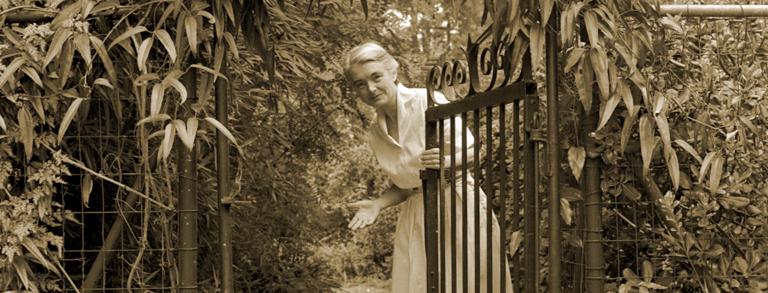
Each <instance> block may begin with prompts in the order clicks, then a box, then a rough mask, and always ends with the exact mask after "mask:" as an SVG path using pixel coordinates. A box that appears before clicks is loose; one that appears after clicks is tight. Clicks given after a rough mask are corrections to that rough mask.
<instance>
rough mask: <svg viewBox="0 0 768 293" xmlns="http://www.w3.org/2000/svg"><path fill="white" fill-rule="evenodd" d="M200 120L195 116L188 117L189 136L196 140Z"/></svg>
mask: <svg viewBox="0 0 768 293" xmlns="http://www.w3.org/2000/svg"><path fill="white" fill-rule="evenodd" d="M199 121H200V120H198V119H197V118H195V117H189V118H187V136H188V137H189V138H190V139H191V140H192V141H195V136H196V135H197V126H198V124H199Z"/></svg>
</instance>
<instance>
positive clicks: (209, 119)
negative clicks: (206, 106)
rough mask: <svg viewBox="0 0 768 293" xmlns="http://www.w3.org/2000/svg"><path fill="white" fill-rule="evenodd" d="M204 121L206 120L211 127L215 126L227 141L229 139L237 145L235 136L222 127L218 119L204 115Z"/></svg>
mask: <svg viewBox="0 0 768 293" xmlns="http://www.w3.org/2000/svg"><path fill="white" fill-rule="evenodd" d="M205 121H207V122H208V123H210V124H211V125H212V126H213V127H215V128H216V129H217V130H218V131H219V133H221V134H222V135H224V136H225V137H226V138H227V139H229V141H231V142H232V143H233V144H234V145H235V146H238V145H237V140H235V137H234V136H233V135H232V133H231V132H229V130H228V129H227V128H226V127H224V125H223V124H221V122H219V121H218V120H216V119H215V118H212V117H205ZM238 148H239V146H238Z"/></svg>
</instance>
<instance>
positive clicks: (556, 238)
mask: <svg viewBox="0 0 768 293" xmlns="http://www.w3.org/2000/svg"><path fill="white" fill-rule="evenodd" d="M559 25H560V21H559V20H558V10H557V7H555V8H553V9H552V14H551V16H550V18H549V21H547V27H546V47H547V49H546V51H547V57H546V62H547V77H546V78H547V81H546V82H547V151H548V153H547V155H548V157H549V158H548V163H549V167H548V168H547V169H548V171H549V292H552V293H559V292H560V290H561V287H560V285H561V284H560V278H561V277H562V276H561V272H562V269H561V263H560V257H561V255H562V246H561V241H560V240H561V231H560V137H559V133H558V131H559V129H558V127H559V126H560V122H559V113H558V96H557V95H558V91H557V86H558V84H557V76H558V70H557V58H558V56H559V54H558V53H559V52H558V43H557V41H558V33H559V30H558V29H559Z"/></svg>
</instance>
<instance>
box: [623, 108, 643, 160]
mask: <svg viewBox="0 0 768 293" xmlns="http://www.w3.org/2000/svg"><path fill="white" fill-rule="evenodd" d="M639 112H640V107H633V108H632V110H629V114H628V115H629V116H627V118H626V119H624V126H623V127H622V128H621V142H620V145H619V150H620V151H621V153H624V149H625V148H626V147H627V142H628V141H629V137H630V136H631V135H632V127H634V126H635V121H637V113H639Z"/></svg>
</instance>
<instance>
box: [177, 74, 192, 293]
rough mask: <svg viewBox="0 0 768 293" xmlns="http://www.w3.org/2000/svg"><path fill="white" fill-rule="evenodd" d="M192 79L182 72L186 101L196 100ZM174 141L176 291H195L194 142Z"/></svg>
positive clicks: (190, 75)
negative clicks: (176, 176) (176, 169)
mask: <svg viewBox="0 0 768 293" xmlns="http://www.w3.org/2000/svg"><path fill="white" fill-rule="evenodd" d="M196 79H197V74H196V72H195V71H194V70H192V71H190V72H187V73H186V74H185V75H184V79H183V82H184V87H186V88H187V89H189V90H188V91H187V92H188V96H189V103H194V102H196V101H197V90H196V87H195V84H196V82H195V81H196ZM187 113H189V112H188V111H187ZM176 145H177V147H178V156H179V157H178V164H179V181H178V184H179V186H178V194H179V206H178V208H177V209H178V215H179V240H178V241H179V243H178V250H179V260H178V262H179V292H182V293H183V292H197V146H195V147H193V148H192V150H188V149H187V148H186V146H185V145H183V144H181V143H179V144H176Z"/></svg>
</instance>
